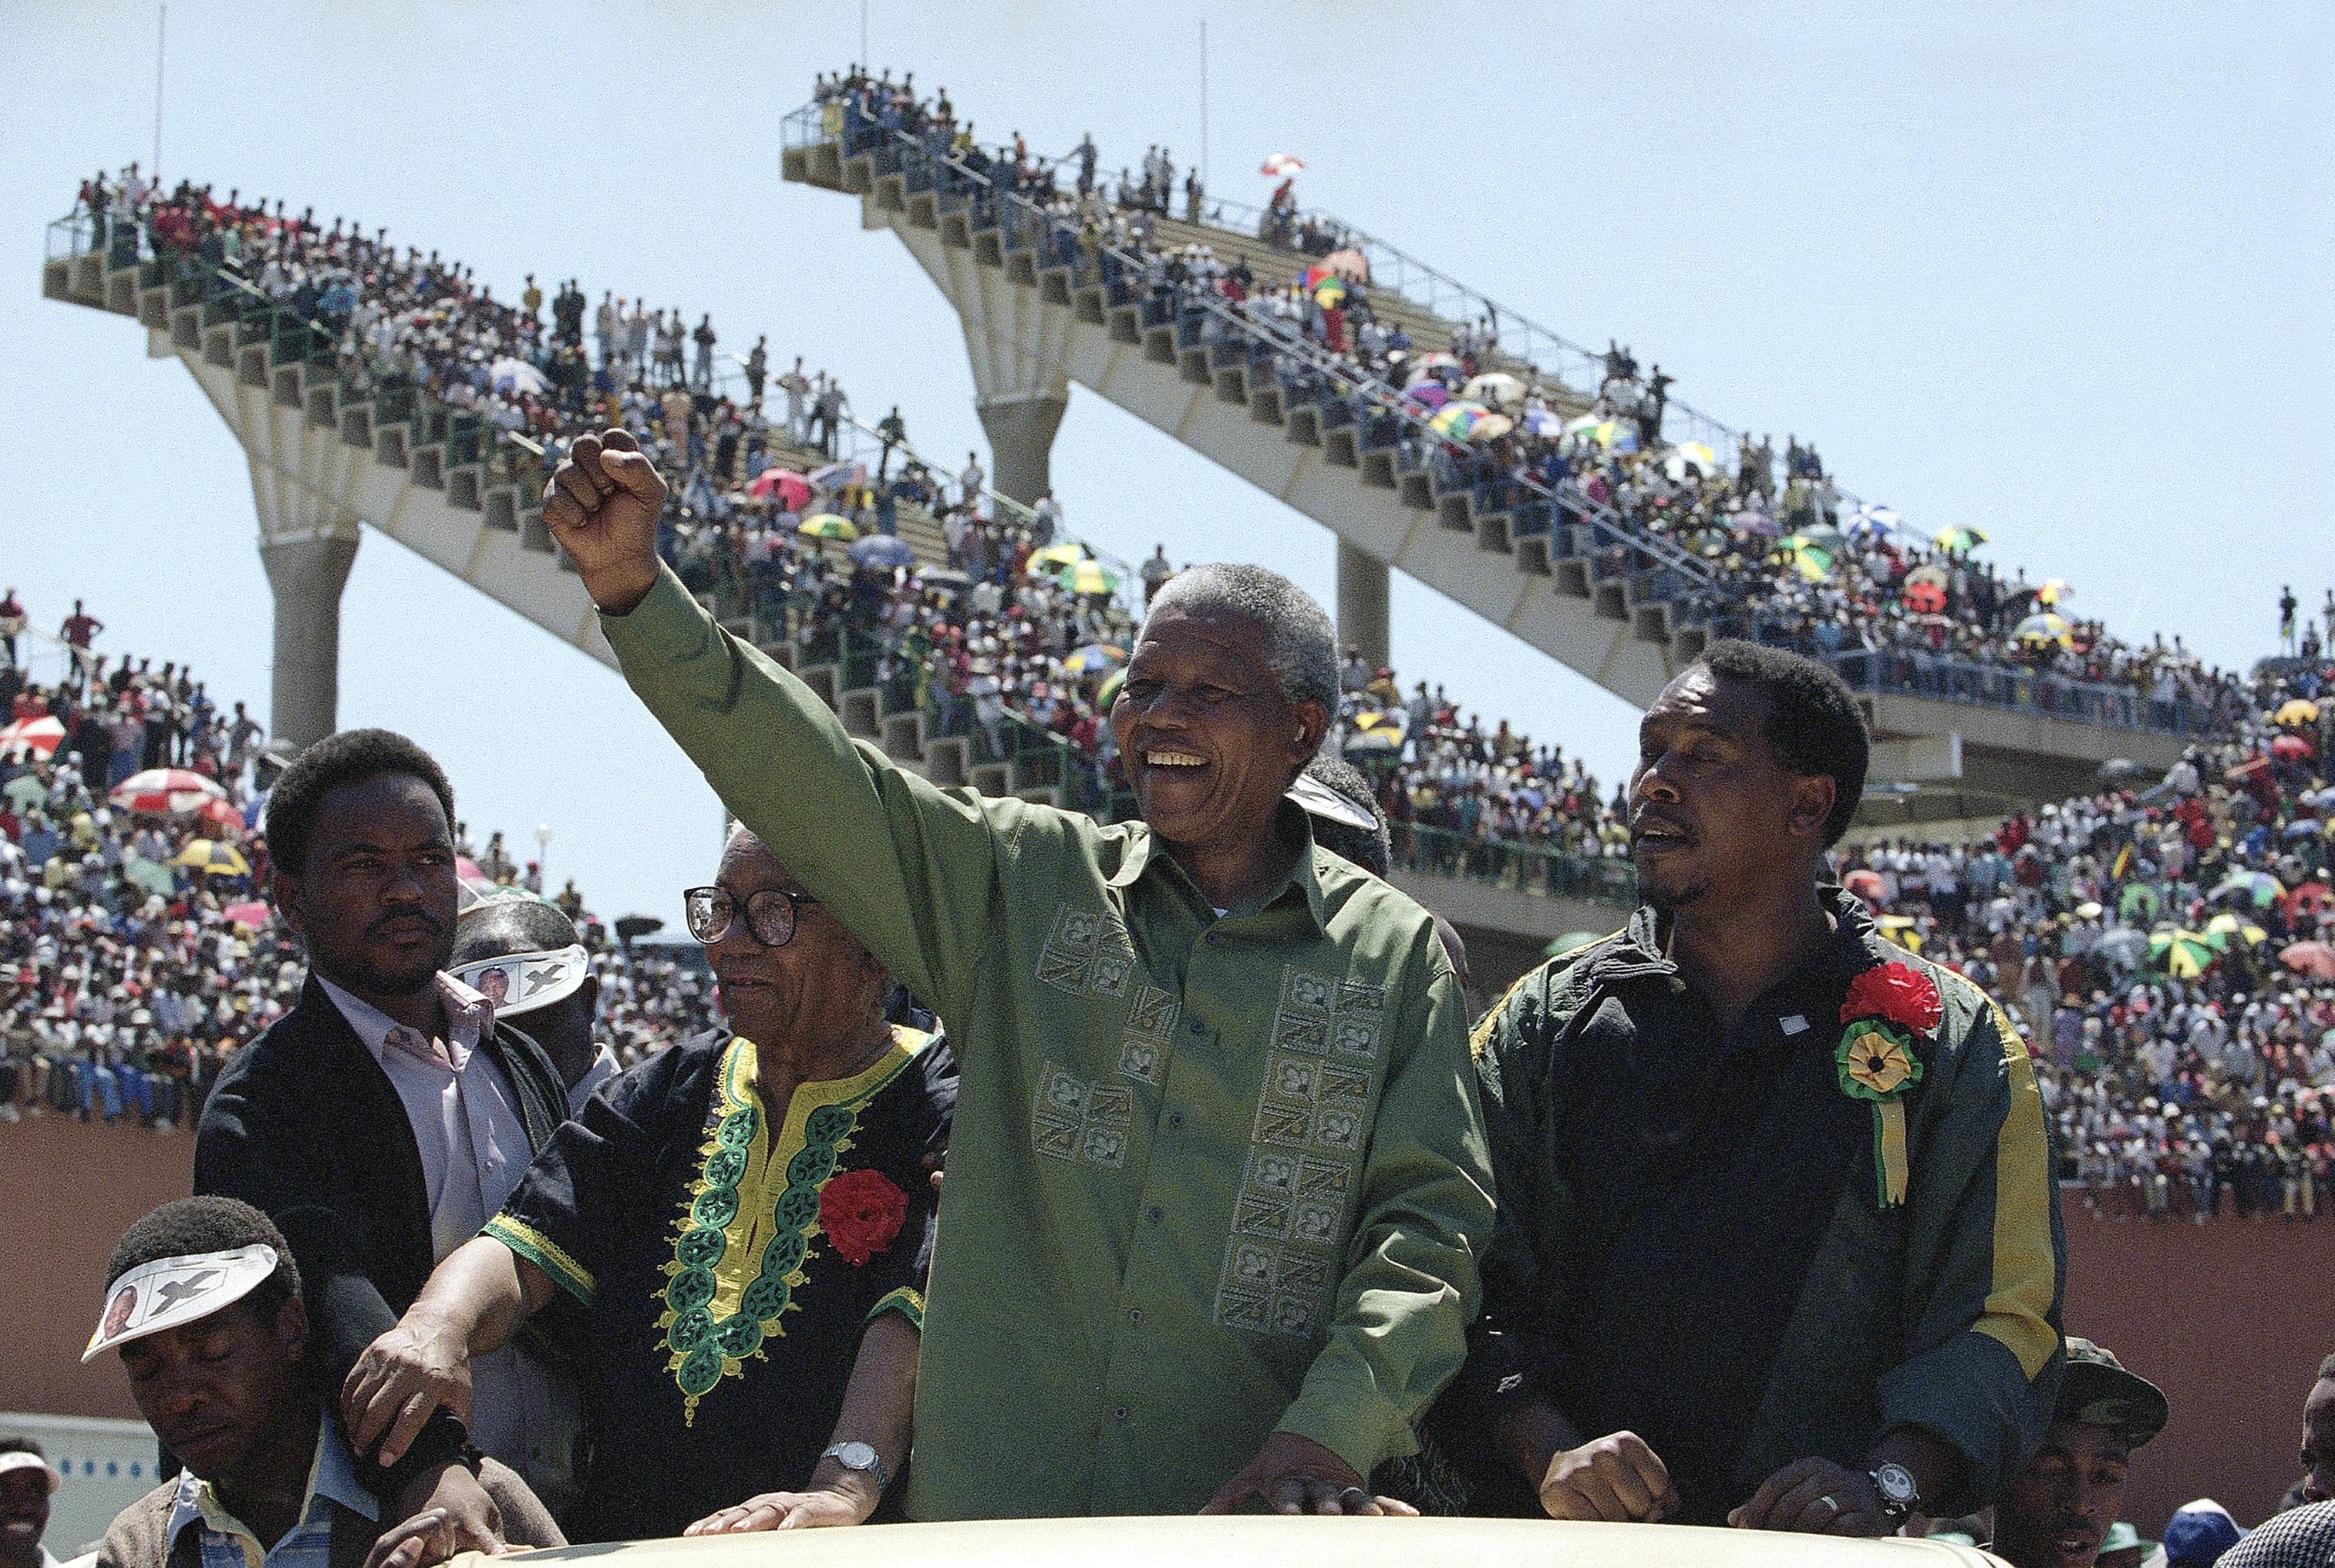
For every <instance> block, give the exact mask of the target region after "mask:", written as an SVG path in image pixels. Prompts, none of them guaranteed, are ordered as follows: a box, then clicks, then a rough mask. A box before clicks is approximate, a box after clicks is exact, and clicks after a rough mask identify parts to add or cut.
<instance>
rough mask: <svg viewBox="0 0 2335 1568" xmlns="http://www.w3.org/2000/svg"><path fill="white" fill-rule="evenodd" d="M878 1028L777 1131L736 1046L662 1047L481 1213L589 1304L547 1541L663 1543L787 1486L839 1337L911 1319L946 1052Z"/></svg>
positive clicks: (842, 1368)
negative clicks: (876, 1042)
mask: <svg viewBox="0 0 2335 1568" xmlns="http://www.w3.org/2000/svg"><path fill="white" fill-rule="evenodd" d="M893 1036H894V1042H893V1046H892V1049H891V1050H888V1051H887V1052H886V1053H885V1055H884V1056H883V1058H882V1060H879V1061H877V1063H876V1064H875V1065H874V1066H873V1067H870V1068H869V1069H867V1070H866V1071H864V1072H862V1073H859V1074H858V1075H857V1076H856V1077H853V1078H848V1079H835V1080H831V1081H821V1082H810V1083H805V1084H802V1085H800V1086H799V1087H798V1088H797V1089H796V1090H795V1091H794V1096H793V1099H792V1100H791V1102H790V1104H789V1106H788V1108H787V1115H786V1118H785V1122H784V1125H782V1126H780V1127H778V1128H772V1127H771V1126H770V1118H768V1117H767V1116H766V1115H765V1114H763V1111H762V1108H761V1100H760V1099H759V1097H758V1096H757V1095H756V1093H755V1089H754V1072H755V1055H754V1049H753V1047H752V1046H751V1044H750V1043H748V1042H747V1041H745V1040H733V1039H730V1038H727V1037H724V1036H722V1035H720V1034H714V1035H709V1036H705V1037H702V1038H700V1039H697V1040H691V1041H688V1042H686V1043H684V1044H680V1045H675V1046H673V1047H671V1048H669V1049H667V1050H664V1051H663V1052H661V1053H659V1054H658V1055H656V1056H654V1057H652V1058H651V1059H650V1060H647V1061H644V1062H643V1063H641V1064H640V1065H639V1066H637V1067H635V1068H634V1069H632V1070H630V1071H628V1072H625V1073H623V1074H621V1075H620V1076H618V1077H616V1078H615V1079H610V1080H609V1081H608V1082H607V1083H606V1085H604V1086H603V1087H602V1088H601V1089H600V1090H599V1091H598V1092H597V1093H596V1094H595V1095H594V1096H593V1097H592V1099H591V1100H590V1101H589V1102H587V1103H586V1106H585V1108H584V1114H583V1116H582V1117H581V1118H579V1119H577V1120H575V1121H570V1122H567V1123H566V1124H564V1125H563V1126H562V1127H561V1128H559V1131H558V1133H557V1135H556V1136H555V1137H553V1138H552V1140H551V1142H550V1143H549V1144H548V1145H547V1146H546V1147H545V1148H544V1150H543V1152H542V1153H541V1154H539V1155H538V1156H537V1157H536V1161H535V1164H534V1165H533V1166H531V1167H530V1168H529V1169H528V1174H527V1177H526V1179H525V1180H524V1181H522V1182H521V1183H520V1184H519V1187H518V1191H517V1192H515V1193H513V1194H512V1195H511V1198H510V1201H509V1203H508V1204H507V1205H504V1208H503V1211H502V1213H501V1214H499V1215H496V1216H495V1217H494V1218H493V1219H492V1220H489V1222H488V1223H487V1228H486V1234H489V1235H491V1236H493V1237H495V1238H496V1239H497V1240H498V1241H500V1242H501V1243H503V1244H505V1245H506V1246H508V1247H509V1248H510V1249H511V1250H512V1251H513V1252H515V1253H518V1255H520V1256H521V1257H524V1258H526V1259H527V1260H528V1261H529V1262H530V1263H534V1264H536V1266H538V1268H540V1269H542V1270H543V1271H544V1272H545V1273H547V1274H549V1275H550V1276H551V1278H552V1279H553V1280H554V1281H555V1282H557V1283H558V1284H559V1285H560V1286H561V1288H563V1289H564V1290H566V1291H567V1292H569V1293H570V1294H571V1295H573V1296H575V1297H576V1300H578V1301H579V1302H582V1303H583V1304H584V1306H585V1307H586V1309H588V1311H587V1312H586V1314H585V1315H584V1316H585V1326H584V1328H583V1329H582V1330H581V1333H582V1336H583V1337H582V1339H581V1341H580V1342H579V1343H578V1344H577V1346H576V1349H577V1350H578V1351H579V1358H578V1359H579V1361H580V1363H581V1366H582V1372H581V1381H582V1383H583V1388H584V1430H585V1443H586V1454H585V1456H584V1457H583V1458H582V1460H581V1462H580V1463H579V1465H578V1467H577V1471H578V1474H579V1476H582V1478H583V1495H582V1497H581V1499H580V1500H579V1501H578V1502H577V1503H576V1505H575V1508H574V1509H573V1510H572V1515H573V1516H572V1517H570V1518H567V1519H564V1520H562V1521H561V1523H562V1524H563V1525H564V1526H565V1528H566V1530H567V1535H568V1539H569V1540H571V1541H576V1542H586V1541H628V1540H639V1539H642V1538H644V1537H650V1536H663V1535H677V1534H680V1533H681V1532H682V1530H683V1528H684V1527H685V1526H687V1525H688V1524H692V1523H693V1522H694V1521H696V1520H698V1519H702V1518H703V1517H704V1516H705V1515H708V1514H712V1513H713V1512H715V1511H716V1510H718V1509H722V1508H726V1507H729V1506H730V1505H732V1504H735V1503H741V1502H743V1501H744V1500H745V1499H746V1498H748V1497H750V1496H751V1495H754V1494H755V1493H757V1492H769V1491H777V1490H791V1489H795V1488H799V1487H801V1486H804V1485H805V1484H807V1483H808V1482H809V1478H810V1473H811V1471H812V1469H813V1468H815V1467H816V1466H817V1465H818V1463H819V1454H820V1452H821V1451H822V1450H823V1449H825V1448H826V1447H827V1446H828V1443H829V1441H830V1440H831V1439H832V1435H833V1430H834V1426H835V1419H836V1416H837V1414H838V1411H840V1410H841V1408H842V1406H843V1393H844V1388H845V1385H846V1384H847V1383H848V1382H849V1380H850V1378H851V1367H852V1362H853V1360H854V1359H855V1358H856V1357H857V1353H858V1349H859V1339H860V1334H861V1331H863V1330H864V1329H865V1328H866V1326H867V1324H868V1323H869V1322H870V1321H873V1320H874V1319H875V1318H876V1316H877V1314H878V1313H881V1312H900V1313H902V1314H903V1315H904V1316H906V1318H907V1319H908V1320H909V1321H911V1322H914V1323H916V1325H917V1326H918V1327H919V1328H922V1327H923V1323H924V1289H925V1271H926V1269H927V1268H928V1267H929V1266H930V1264H931V1261H932V1250H933V1231H934V1221H935V1199H934V1195H933V1191H932V1186H931V1183H930V1179H929V1177H928V1176H927V1175H926V1173H925V1168H924V1160H925V1156H926V1155H928V1154H932V1153H935V1152H937V1151H939V1150H940V1149H942V1148H943V1147H945V1145H946V1143H947V1138H948V1128H949V1121H950V1118H951V1116H952V1115H953V1113H954V1110H955V1107H956V1063H955V1061H954V1059H953V1058H952V1057H951V1056H950V1054H949V1050H948V1048H947V1046H946V1045H945V1044H943V1043H941V1042H939V1041H937V1040H934V1039H933V1038H932V1037H931V1036H929V1035H925V1034H919V1033H917V1032H916V1031H913V1030H905V1029H896V1030H895V1031H893ZM894 1194H896V1195H897V1198H898V1202H897V1204H896V1205H895V1204H894V1202H893V1195H894ZM846 1199H850V1200H853V1201H852V1202H850V1203H849V1204H848V1205H847V1204H846V1203H845V1200H846ZM823 1210H824V1212H822V1211H823ZM891 1213H897V1214H899V1215H900V1216H901V1220H900V1224H899V1226H898V1229H897V1232H896V1234H889V1235H887V1234H886V1232H887V1230H888V1229H889V1228H890V1225H889V1219H888V1215H889V1214H891ZM871 1214H872V1215H873V1217H872V1219H871V1217H870V1215H871ZM855 1216H857V1217H856V1218H855ZM855 1253H856V1254H857V1261H855V1259H854V1256H853V1254H855Z"/></svg>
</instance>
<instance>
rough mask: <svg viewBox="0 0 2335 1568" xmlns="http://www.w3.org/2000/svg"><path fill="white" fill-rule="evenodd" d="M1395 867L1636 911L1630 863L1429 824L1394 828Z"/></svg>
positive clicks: (1635, 888)
mask: <svg viewBox="0 0 2335 1568" xmlns="http://www.w3.org/2000/svg"><path fill="white" fill-rule="evenodd" d="M1393 837H1394V864H1395V866H1396V867H1397V868H1398V869H1400V870H1404V871H1416V872H1419V873H1420V874H1421V875H1423V876H1450V877H1457V878H1460V879H1462V880H1465V881H1468V882H1481V883H1485V884H1487V885H1488V886H1494V887H1504V888H1507V889H1509V890H1510V891H1512V892H1516V893H1529V894H1535V895H1540V896H1542V897H1545V898H1586V899H1594V900H1595V901H1597V902H1599V903H1604V904H1613V905H1622V906H1623V907H1629V908H1634V907H1635V906H1636V905H1637V902H1638V874H1637V869H1636V867H1634V866H1632V865H1631V864H1630V862H1629V861H1627V860H1624V859H1622V858H1619V857H1612V856H1603V855H1582V854H1578V853H1576V852H1574V851H1573V850H1570V849H1557V848H1553V847H1549V846H1547V845H1545V844H1536V843H1533V842H1531V841H1529V840H1525V839H1515V838H1485V837H1475V836H1472V835H1469V834H1467V833H1462V832H1460V831H1459V830H1458V829H1457V828H1431V827H1429V826H1428V825H1426V824H1425V823H1419V822H1413V823H1396V824H1394V825H1393Z"/></svg>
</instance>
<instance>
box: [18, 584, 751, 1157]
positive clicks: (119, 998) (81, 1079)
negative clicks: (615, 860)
mask: <svg viewBox="0 0 2335 1568" xmlns="http://www.w3.org/2000/svg"><path fill="white" fill-rule="evenodd" d="M7 603H12V604H13V603H15V595H14V593H13V591H12V592H11V593H10V595H8V599H7ZM83 614H84V612H83V610H82V606H81V605H75V606H74V616H75V617H79V616H81V615H83ZM0 615H5V605H0ZM67 646H68V647H69V648H72V647H76V646H77V648H78V652H77V653H74V654H73V656H72V658H71V659H70V660H69V661H68V662H67V663H66V664H65V665H64V666H63V672H64V675H63V679H61V680H58V681H55V682H52V683H48V684H42V683H39V682H34V681H32V680H30V679H29V678H28V675H27V672H26V670H25V668H24V666H23V665H20V664H19V663H16V662H15V660H14V659H11V660H9V661H7V662H6V663H5V665H0V710H5V711H6V713H7V714H8V716H9V721H10V728H9V729H8V731H5V734H0V1120H6V1121H14V1120H17V1119H20V1118H22V1117H23V1116H24V1115H26V1114H32V1115H47V1114H59V1115H65V1116H72V1117H78V1118H80V1119H82V1120H84V1121H92V1122H96V1121H102V1122H107V1123H112V1122H124V1123H130V1124H136V1123H141V1122H142V1123H145V1124H148V1125H150V1126H153V1127H156V1128H189V1127H191V1126H192V1125H193V1122H194V1118H195V1117H196V1116H197V1115H198V1114H199V1112H200V1109H201V1106H202V1101H203V1099H204V1097H205V1095H206V1094H207V1093H208V1089H209V1087H210V1085H211V1084H212V1083H214V1082H215V1081H216V1080H217V1079H218V1074H219V1072H220V1071H221V1070H223V1069H224V1068H225V1066H226V1065H227V1063H228V1061H229V1060H231V1059H232V1058H233V1056H234V1054H235V1052H236V1051H237V1050H238V1049H239V1048H240V1047H241V1046H243V1045H244V1044H245V1043H247V1042H248V1041H249V1040H252V1039H254V1038H256V1037H257V1035H258V1034H259V1033H261V1032H262V1031H265V1030H266V1028H267V1027H268V1026H269V1025H270V1024H272V1023H274V1022H275V1021H276V1020H277V1019H279V1018H281V1017H282V1016H283V1015H284V1013H285V1011H286V1010H287V1009H288V1008H289V1007H291V1006H292V1005H293V1003H294V1002H296V1000H297V998H298V996H299V992H300V986H301V982H302V981H303V979H304V977H305V963H304V962H303V959H302V956H301V953H300V949H299V944H298V943H297V942H296V940H295V939H294V938H293V937H292V936H291V935H290V934H288V933H287V932H286V931H285V930H284V928H283V927H282V925H281V924H280V923H279V922H278V921H277V920H276V919H275V918H274V916H273V915H272V913H271V911H270V909H269V907H268V905H267V904H266V900H265V897H264V892H265V889H266V877H267V871H268V863H267V858H266V844H265V840H264V838H263V837H262V836H261V835H260V833H259V832H258V830H257V827H256V824H257V822H258V820H259V818H260V814H261V808H262V807H263V805H264V803H265V800H266V787H265V786H266V780H267V779H270V778H271V777H272V776H273V775H274V773H275V772H276V769H278V768H280V766H281V763H282V760H281V759H280V758H278V757H274V756H272V755H271V754H269V753H268V752H267V751H266V749H265V746H264V740H265V732H264V731H262V729H261V727H260V726H259V725H258V723H257V721H255V720H253V719H251V718H250V717H249V716H248V715H247V712H246V711H245V708H244V705H243V704H242V703H240V702H236V703H233V704H232V705H231V707H229V708H228V711H224V712H222V711H220V710H219V708H218V704H217V703H216V702H214V701H213V699H212V698H211V696H210V694H209V692H208V688H207V686H206V683H205V682H202V681H200V680H199V679H197V678H196V677H195V676H194V674H193V673H192V672H190V671H189V670H187V669H186V668H184V667H182V666H180V665H179V664H178V663H175V662H170V661H165V662H163V663H160V664H159V665H157V663H155V661H153V660H152V659H150V658H139V657H133V656H130V655H126V654H125V655H121V656H118V657H117V656H111V655H108V654H106V653H97V652H95V651H94V650H93V649H92V648H91V647H90V645H89V644H88V643H87V642H86V641H84V642H82V643H81V644H77V645H76V644H71V643H68V644H67ZM458 847H459V850H460V854H461V856H462V857H463V865H464V873H465V876H466V877H467V878H468V880H469V882H470V885H471V886H472V887H473V889H474V890H475V891H478V892H484V891H486V890H488V889H490V888H492V887H496V886H504V887H518V888H521V889H526V890H530V891H532V892H533V893H535V894H537V895H543V894H544V886H543V882H542V874H541V868H540V866H538V865H536V864H535V863H532V862H529V863H526V864H517V863H514V862H513V860H512V859H511V858H510V857H509V855H508V854H507V853H506V851H505V850H504V848H503V841H502V835H501V834H500V833H494V834H491V835H489V837H488V838H487V840H486V842H485V843H484V844H483V845H477V844H473V843H472V842H471V840H470V835H469V833H468V831H467V829H465V830H463V831H462V832H461V833H460V838H459V843H458ZM548 897H549V900H550V902H552V903H555V904H557V905H558V906H559V907H561V908H562V909H564V910H566V911H567V913H568V914H569V915H571V916H572V917H574V918H575V919H576V923H577V925H578V928H579V931H580V933H581V934H582V935H583V937H584V941H585V943H586V945H587V947H588V948H589V949H590V951H591V953H592V961H593V965H594V968H595V971H596V973H597V974H598V976H599V979H600V983H601V988H602V992H603V997H604V1001H603V1009H602V1021H603V1036H602V1037H603V1039H604V1040H606V1042H607V1044H608V1045H609V1046H610V1048H611V1050H613V1052H614V1053H615V1056H616V1058H617V1060H619V1061H621V1062H622V1063H624V1064H625V1065H630V1064H631V1063H632V1062H634V1061H637V1060H641V1059H642V1057H644V1055H646V1054H649V1053H652V1052H654V1051H655V1050H659V1049H661V1048H663V1047H664V1045H666V1044H668V1043H670V1042H671V1041H672V1040H675V1039H679V1038H681V1037H683V1036H684V1035H686V1034H690V1033H693V1032H695V1031H698V1030H701V1029H702V1028H703V1027H704V1026H705V1023H706V1021H707V1020H708V1019H709V1018H710V1017H711V1015H712V1012H711V1010H712V1000H711V996H710V992H709V990H708V988H707V987H706V985H705V984H704V983H702V980H701V978H700V976H699V974H698V973H696V971H695V969H694V966H693V965H690V964H684V963H675V962H674V961H673V959H672V958H670V957H668V956H666V955H665V954H664V952H663V950H661V949H660V948H658V947H657V946H655V945H654V944H642V945H640V946H637V947H634V948H627V947H626V946H625V944H621V943H619V942H618V941H617V940H616V939H615V936H614V934H612V933H611V932H610V930H609V929H608V927H607V925H606V923H604V922H603V921H601V920H600V919H598V918H596V916H594V915H591V914H590V913H589V912H588V911H586V909H585V908H584V905H583V900H582V895H580V894H579V893H578V892H577V891H576V886H575V884H574V883H573V881H570V882H569V883H567V886H565V887H563V888H561V889H560V890H559V891H558V892H557V894H553V895H548Z"/></svg>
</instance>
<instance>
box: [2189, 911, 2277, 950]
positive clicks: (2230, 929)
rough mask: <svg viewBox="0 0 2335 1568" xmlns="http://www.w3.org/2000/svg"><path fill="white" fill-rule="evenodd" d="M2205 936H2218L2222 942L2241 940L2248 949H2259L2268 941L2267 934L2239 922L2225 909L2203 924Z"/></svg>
mask: <svg viewBox="0 0 2335 1568" xmlns="http://www.w3.org/2000/svg"><path fill="white" fill-rule="evenodd" d="M2205 934H2206V935H2208V936H2219V937H2222V938H2224V940H2227V939H2228V938H2230V937H2233V936H2235V937H2238V938H2241V939H2242V940H2243V942H2244V943H2245V944H2246V945H2247V946H2248V947H2260V946H2261V945H2262V944H2263V943H2265V942H2268V941H2269V940H2270V933H2269V932H2267V931H2264V930H2263V929H2262V927H2261V926H2259V925H2255V924H2252V923H2250V922H2248V921H2243V920H2240V919H2239V918H2238V917H2237V916H2236V915H2233V914H2231V913H2230V912H2229V911H2228V910H2226V909H2225V910H2224V911H2223V912H2222V913H2221V914H2219V915H2215V916H2214V918H2213V919H2211V920H2208V921H2207V922H2205Z"/></svg>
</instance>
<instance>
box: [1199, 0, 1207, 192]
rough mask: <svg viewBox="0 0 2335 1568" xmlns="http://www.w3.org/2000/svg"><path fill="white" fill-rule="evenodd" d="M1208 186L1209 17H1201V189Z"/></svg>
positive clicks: (1203, 189) (1203, 190)
mask: <svg viewBox="0 0 2335 1568" xmlns="http://www.w3.org/2000/svg"><path fill="white" fill-rule="evenodd" d="M1207 188H1208V19H1207V18H1206V17H1205V16H1203V17H1202V18H1200V189H1201V190H1202V192H1203V193H1205V192H1206V190H1207Z"/></svg>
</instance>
